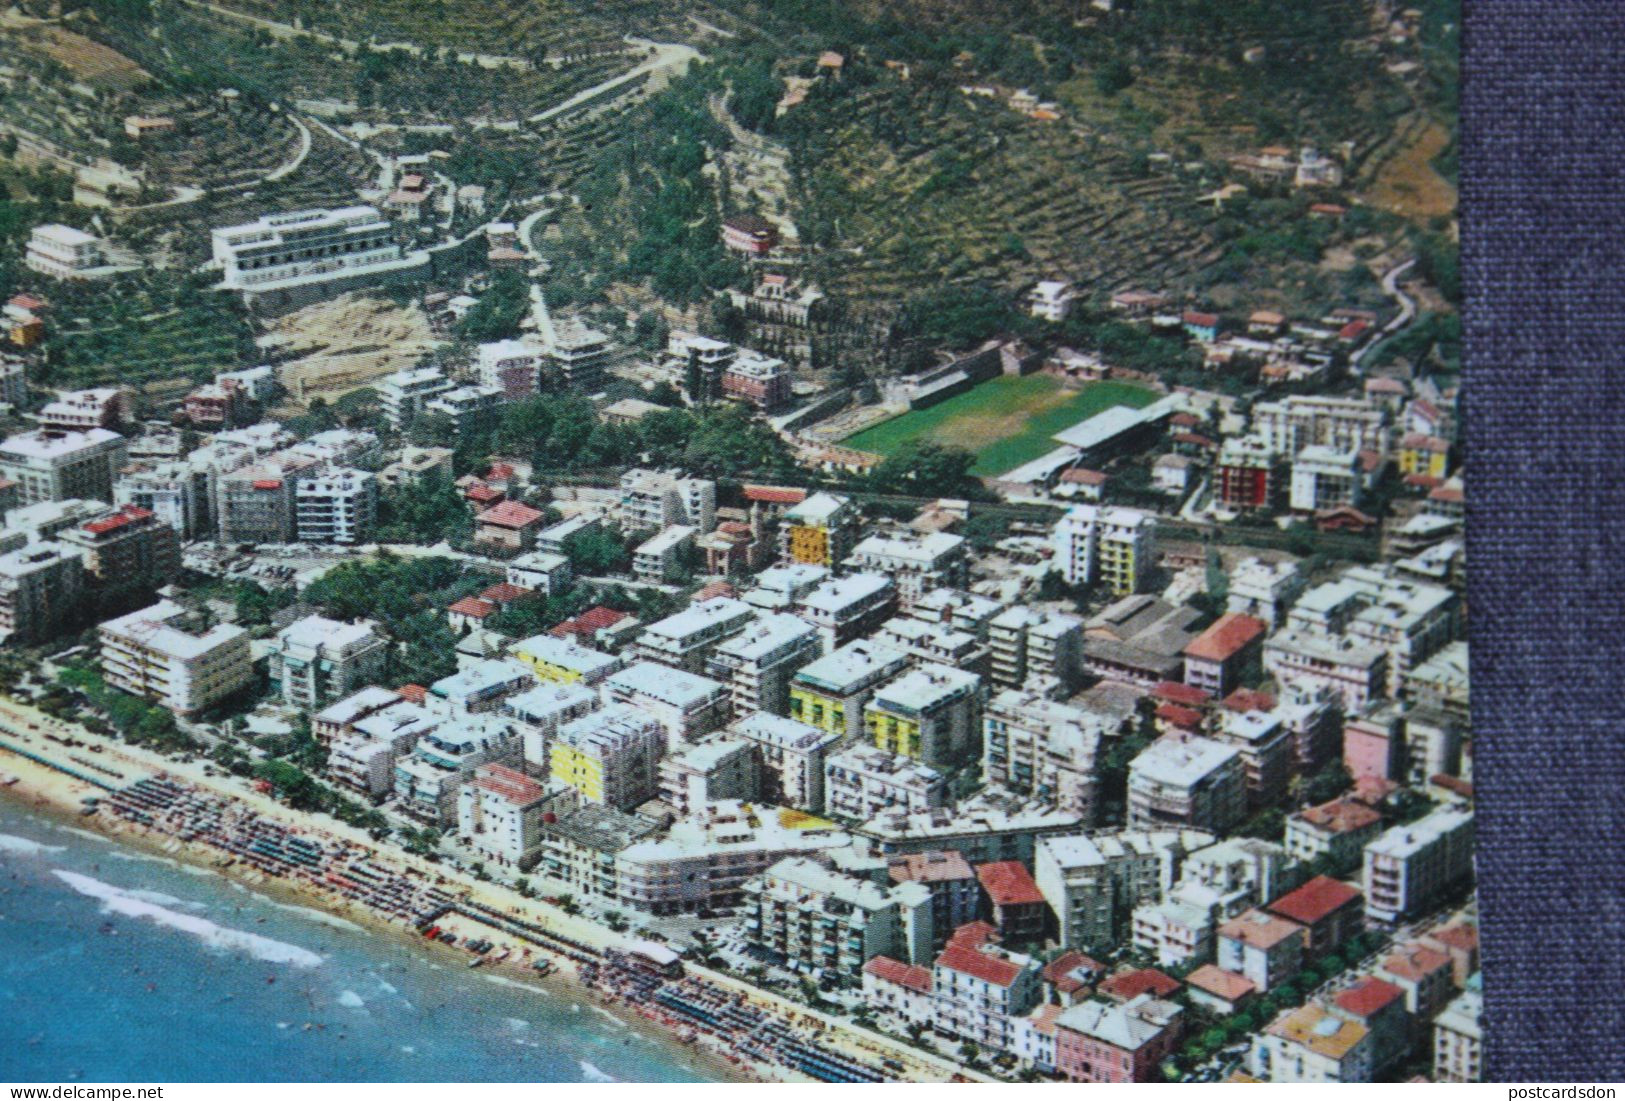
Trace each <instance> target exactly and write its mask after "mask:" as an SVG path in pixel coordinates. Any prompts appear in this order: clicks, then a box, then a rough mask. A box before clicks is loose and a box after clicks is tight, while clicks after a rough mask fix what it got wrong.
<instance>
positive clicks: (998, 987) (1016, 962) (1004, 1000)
mask: <svg viewBox="0 0 1625 1101" xmlns="http://www.w3.org/2000/svg"><path fill="white" fill-rule="evenodd" d="M1042 974H1043V972H1042V967H1041V966H1040V964H1039V962H1038V961H1037V960H1035V959H1033V958H1032V957H1031V956H1026V955H1022V954H1020V953H1017V952H1010V951H1007V950H1005V949H1002V948H999V947H998V946H997V945H994V944H991V943H987V942H985V941H984V942H983V943H980V944H969V943H965V942H962V941H960V940H958V939H955V940H950V941H949V942H948V945H947V947H945V948H944V949H943V950H942V952H941V953H940V954H939V955H938V956H937V958H936V962H935V964H934V965H933V966H932V968H931V991H932V996H933V1000H934V1001H935V1003H936V1004H935V1009H936V1012H935V1014H934V1015H933V1020H932V1024H933V1027H934V1028H935V1029H936V1030H937V1031H939V1032H942V1033H945V1034H946V1035H949V1036H954V1037H958V1038H960V1039H963V1040H967V1041H969V1042H971V1043H974V1044H976V1045H977V1046H978V1047H981V1048H984V1049H986V1050H988V1051H995V1052H1006V1051H1009V1050H1011V1048H1013V1047H1014V1042H1015V1026H1014V1022H1015V1020H1016V1019H1017V1018H1019V1017H1021V1016H1023V1015H1024V1014H1026V1013H1027V1012H1029V1011H1030V1010H1031V1009H1032V1008H1033V1007H1034V1006H1036V1005H1037V1004H1038V1002H1039V1000H1040V998H1041V997H1042V992H1043V979H1042Z"/></svg>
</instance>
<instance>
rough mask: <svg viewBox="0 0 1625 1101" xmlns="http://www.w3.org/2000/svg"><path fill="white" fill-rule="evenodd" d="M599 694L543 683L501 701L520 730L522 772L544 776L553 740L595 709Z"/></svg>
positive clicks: (583, 688) (579, 687) (582, 687)
mask: <svg viewBox="0 0 1625 1101" xmlns="http://www.w3.org/2000/svg"><path fill="white" fill-rule="evenodd" d="M600 702H601V701H600V699H599V695H598V693H597V692H595V691H593V690H592V689H591V688H589V687H587V686H586V685H584V684H558V683H551V682H547V683H542V684H538V685H537V686H536V687H534V688H529V689H526V690H525V691H523V692H517V693H515V694H514V695H512V696H509V697H507V698H506V699H504V700H503V701H502V713H503V714H504V715H506V716H507V717H508V718H510V719H512V720H513V721H514V722H516V723H518V724H519V725H520V726H521V727H522V728H523V737H524V741H525V753H524V757H525V771H526V772H528V773H529V774H530V775H532V776H542V777H546V776H547V774H548V769H549V767H550V765H551V759H552V744H553V738H554V737H555V736H556V735H557V734H558V732H559V727H561V726H563V725H564V724H565V723H568V722H574V721H575V720H576V719H579V718H581V717H582V716H584V715H586V714H588V713H589V712H592V711H596V710H598V706H599V703H600Z"/></svg>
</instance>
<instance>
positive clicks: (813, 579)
mask: <svg viewBox="0 0 1625 1101" xmlns="http://www.w3.org/2000/svg"><path fill="white" fill-rule="evenodd" d="M828 577H829V570H828V569H826V568H825V567H823V566H815V565H813V564H812V563H810V562H794V563H792V564H790V565H788V566H774V567H772V568H771V569H766V570H763V571H762V572H761V573H759V574H757V575H756V584H755V587H753V588H751V589H749V590H747V591H746V592H745V593H744V594H742V596H741V597H740V599H742V600H744V601H745V602H746V603H747V604H754V605H755V606H756V607H758V608H765V609H768V610H770V611H783V610H787V609H789V608H790V607H792V606H793V605H794V604H795V603H796V602H797V601H798V600H800V599H801V598H802V597H803V596H805V595H807V594H808V593H810V592H812V591H813V590H814V589H816V588H818V586H819V585H821V584H823V582H824V580H825V579H826V578H828Z"/></svg>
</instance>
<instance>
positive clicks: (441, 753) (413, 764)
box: [395, 714, 521, 826]
mask: <svg viewBox="0 0 1625 1101" xmlns="http://www.w3.org/2000/svg"><path fill="white" fill-rule="evenodd" d="M520 746H521V739H520V734H519V731H518V728H517V726H515V724H513V723H511V722H509V721H508V720H506V719H504V718H502V717H501V716H500V715H492V714H485V715H462V716H458V717H456V718H449V719H447V720H446V721H444V722H442V723H441V724H440V725H439V726H436V727H435V728H434V729H433V730H430V731H427V732H425V733H424V734H423V736H422V737H420V738H419V739H418V742H417V745H416V746H414V747H413V750H412V753H411V755H410V756H408V757H405V758H402V759H401V760H399V761H398V762H397V763H396V765H395V794H396V796H397V797H398V800H399V801H398V804H397V805H398V806H399V807H400V809H401V810H402V811H403V812H404V813H406V814H408V815H410V816H411V817H413V818H416V819H418V820H419V821H422V822H427V823H429V824H430V825H434V826H451V825H455V824H456V821H457V810H458V807H457V802H458V796H459V793H460V791H461V789H462V787H463V785H464V784H465V783H467V782H468V780H469V778H470V777H471V776H473V775H474V770H475V769H477V768H479V767H480V766H481V765H483V764H489V763H493V762H494V763H496V764H503V765H510V766H513V767H517V766H518V765H519V763H520V756H519V755H520V752H521V749H520Z"/></svg>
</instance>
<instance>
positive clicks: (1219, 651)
mask: <svg viewBox="0 0 1625 1101" xmlns="http://www.w3.org/2000/svg"><path fill="white" fill-rule="evenodd" d="M1268 630H1269V625H1268V624H1266V623H1265V622H1264V621H1263V620H1261V619H1254V618H1253V617H1252V616H1249V615H1242V614H1240V613H1239V612H1226V613H1225V614H1224V615H1222V616H1220V617H1219V618H1218V620H1217V621H1215V622H1214V623H1213V625H1212V626H1211V627H1209V628H1208V629H1207V630H1205V631H1203V632H1202V633H1201V634H1199V635H1197V636H1196V637H1195V638H1194V639H1192V640H1191V641H1190V642H1189V643H1188V644H1186V646H1185V683H1186V684H1189V685H1192V686H1194V687H1196V688H1200V689H1202V690H1203V691H1205V692H1208V693H1211V694H1212V695H1214V696H1225V695H1228V694H1229V692H1230V689H1232V688H1234V687H1235V686H1236V684H1237V682H1238V681H1239V680H1240V679H1241V677H1242V676H1243V675H1244V674H1245V673H1246V672H1247V671H1248V670H1249V669H1252V668H1253V667H1255V666H1256V665H1257V663H1258V660H1259V657H1260V655H1262V653H1263V650H1264V636H1265V634H1266V633H1267V632H1268Z"/></svg>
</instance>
